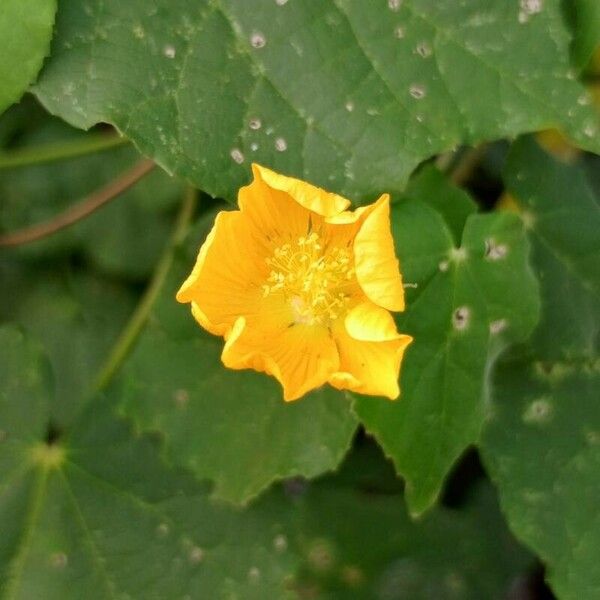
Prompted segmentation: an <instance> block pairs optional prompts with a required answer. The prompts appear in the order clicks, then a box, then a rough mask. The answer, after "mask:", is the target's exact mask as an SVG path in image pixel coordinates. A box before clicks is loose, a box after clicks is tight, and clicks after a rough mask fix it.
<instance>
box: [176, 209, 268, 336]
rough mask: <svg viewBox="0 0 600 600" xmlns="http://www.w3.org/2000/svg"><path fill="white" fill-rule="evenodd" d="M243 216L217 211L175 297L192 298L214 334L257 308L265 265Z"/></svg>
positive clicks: (195, 312) (199, 316)
mask: <svg viewBox="0 0 600 600" xmlns="http://www.w3.org/2000/svg"><path fill="white" fill-rule="evenodd" d="M244 220H245V219H244V216H243V215H242V214H241V213H240V212H239V211H231V212H225V211H223V212H220V213H219V214H218V215H217V218H216V219H215V224H214V226H213V228H212V230H211V232H210V233H209V234H208V237H207V238H206V241H205V242H204V244H202V247H201V248H200V252H199V253H198V258H197V260H196V264H195V266H194V269H193V271H192V273H191V275H190V276H189V277H188V278H187V279H186V281H185V282H184V283H183V285H182V286H181V288H180V289H179V291H178V292H177V300H178V301H179V302H191V303H192V313H193V315H194V317H195V318H196V319H197V320H198V322H199V323H200V325H202V326H203V327H204V328H206V329H207V330H208V331H210V332H211V333H214V334H216V335H223V334H226V333H227V332H228V331H229V330H230V329H231V327H232V326H233V324H234V322H235V321H236V319H237V318H238V317H239V316H240V315H248V314H252V313H256V312H258V311H259V309H260V302H261V295H262V293H261V284H262V283H263V282H264V281H265V278H266V265H265V263H264V258H262V257H261V256H259V255H257V253H256V243H255V242H254V241H253V240H252V237H251V235H250V228H249V227H248V226H247V224H246V223H244ZM253 249H254V251H253Z"/></svg>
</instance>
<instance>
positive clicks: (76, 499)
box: [0, 328, 296, 600]
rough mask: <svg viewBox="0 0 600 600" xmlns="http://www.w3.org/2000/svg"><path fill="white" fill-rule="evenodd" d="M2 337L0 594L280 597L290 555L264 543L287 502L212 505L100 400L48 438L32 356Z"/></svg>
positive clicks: (44, 396) (7, 335)
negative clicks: (65, 430) (61, 435)
mask: <svg viewBox="0 0 600 600" xmlns="http://www.w3.org/2000/svg"><path fill="white" fill-rule="evenodd" d="M0 343H2V347H3V348H4V349H5V350H6V356H7V359H8V362H6V363H5V362H4V361H3V363H2V365H1V366H0V368H1V369H3V371H2V373H1V374H2V375H3V377H2V379H1V381H2V394H1V395H0V416H1V417H2V425H3V427H6V433H5V439H3V441H2V442H1V443H0V465H2V466H4V465H9V466H11V461H12V468H9V469H3V470H2V472H1V473H2V474H1V479H0V527H1V528H2V537H1V539H0V598H2V599H5V598H6V599H9V598H10V600H17V599H21V598H22V599H23V600H26V599H27V600H29V599H31V598H44V599H47V600H53V599H55V598H56V599H59V598H60V599H63V598H75V597H81V598H83V597H85V598H90V599H96V598H98V599H104V598H117V597H118V598H122V597H130V598H144V599H147V600H152V599H155V600H158V599H162V598H183V597H185V596H186V594H187V595H188V597H190V598H191V597H194V598H199V597H208V598H225V597H243V598H248V599H253V598H255V599H257V600H258V599H263V598H286V597H288V594H287V593H286V591H285V590H284V577H285V576H286V575H287V574H288V573H290V572H292V571H293V569H294V565H295V562H296V559H295V558H294V556H293V555H292V554H291V553H288V552H285V551H279V552H277V551H274V549H273V539H274V537H276V536H277V535H283V534H282V531H285V530H284V529H283V527H284V525H285V524H284V522H283V520H282V519H283V516H285V515H282V514H281V513H282V510H283V509H285V508H286V507H287V505H286V504H285V503H283V502H281V501H278V502H277V503H274V502H273V500H266V501H264V502H263V503H262V504H261V505H260V506H259V507H256V508H253V509H251V510H248V511H246V512H244V513H241V512H238V511H233V510H232V509H231V508H229V507H225V506H222V505H219V504H217V503H215V502H214V501H212V500H210V499H208V497H207V494H206V490H205V489H204V488H203V487H202V486H199V485H198V484H196V483H194V482H193V481H191V480H190V479H189V477H188V476H186V475H185V474H182V473H179V472H177V471H174V470H173V469H167V468H166V467H165V466H164V465H163V464H162V463H161V462H160V460H159V459H158V457H157V452H156V448H155V445H154V443H152V442H151V441H149V440H148V439H147V438H140V437H138V436H136V435H134V434H132V432H131V431H130V430H129V428H128V427H126V426H125V425H124V424H123V423H122V422H120V421H118V420H116V419H115V418H114V417H113V416H112V415H111V413H110V408H109V404H110V403H109V402H107V401H106V400H104V401H103V400H102V399H99V400H98V402H97V403H96V404H95V407H94V408H93V409H92V410H91V411H88V413H87V414H86V415H84V417H83V418H82V419H81V420H80V421H79V422H78V423H77V426H76V428H75V430H74V433H73V434H72V435H71V436H70V437H69V438H67V439H62V440H58V441H56V442H55V443H54V444H47V443H46V442H45V439H44V438H45V429H44V426H45V423H44V419H43V417H44V415H45V411H44V407H43V404H44V401H46V402H48V401H49V399H50V396H51V389H50V387H49V386H47V385H46V386H45V385H44V383H43V377H42V375H41V374H40V373H39V372H38V370H37V367H38V364H39V356H38V353H37V352H36V351H34V350H32V348H31V346H30V345H28V344H27V343H26V342H25V341H24V340H23V338H22V336H21V334H19V333H18V332H16V331H15V330H13V329H10V328H8V329H7V328H3V329H0ZM5 364H6V365H7V366H8V367H9V370H8V372H7V373H5V372H4V369H5ZM15 373H18V375H15ZM7 377H8V379H7ZM21 401H23V402H21ZM30 410H31V411H33V412H29V411H30ZM32 417H33V422H32V423H28V421H29V419H31V418H32Z"/></svg>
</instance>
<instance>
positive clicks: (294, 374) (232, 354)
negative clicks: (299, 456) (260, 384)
mask: <svg viewBox="0 0 600 600" xmlns="http://www.w3.org/2000/svg"><path fill="white" fill-rule="evenodd" d="M221 359H222V361H223V364H224V365H225V366H226V367H228V368H230V369H255V370H256V371H264V372H265V373H268V374H270V375H273V376H274V377H275V378H276V379H277V380H278V381H279V383H281V385H282V386H283V398H284V400H285V401H286V402H290V401H292V400H297V399H298V398H300V397H301V396H303V395H304V394H306V393H307V392H309V391H311V390H313V389H315V388H317V387H320V386H321V385H323V384H324V383H326V382H327V381H328V379H329V378H330V376H331V374H332V373H333V372H334V371H337V370H338V367H339V357H338V352H337V349H336V345H335V343H334V341H333V339H332V338H331V336H330V334H329V331H328V330H327V328H325V327H318V326H314V325H300V324H298V325H294V326H292V327H287V328H284V329H281V330H280V331H279V332H273V331H270V332H267V331H261V330H258V329H254V328H251V327H248V326H247V323H246V319H244V318H243V317H242V318H240V319H238V320H237V321H236V323H235V325H234V327H233V329H232V330H231V333H230V334H229V336H228V338H227V342H226V343H225V347H224V348H223V354H222V355H221Z"/></svg>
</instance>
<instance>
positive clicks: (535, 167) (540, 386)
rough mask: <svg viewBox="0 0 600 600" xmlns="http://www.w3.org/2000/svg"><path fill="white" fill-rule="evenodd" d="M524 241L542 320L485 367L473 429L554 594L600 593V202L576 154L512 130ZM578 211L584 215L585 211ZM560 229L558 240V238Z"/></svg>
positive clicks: (513, 182)
mask: <svg viewBox="0 0 600 600" xmlns="http://www.w3.org/2000/svg"><path fill="white" fill-rule="evenodd" d="M505 179H506V183H507V186H508V189H509V191H510V192H511V194H512V195H513V196H514V197H515V198H516V199H517V201H518V203H519V205H520V206H521V208H522V214H523V215H524V219H525V222H526V223H528V225H529V231H530V234H531V239H532V241H533V254H532V256H533V264H534V267H535V270H536V272H537V275H538V278H539V280H540V284H541V292H542V320H541V322H540V325H539V326H538V328H537V330H536V332H535V334H534V336H533V337H532V340H531V341H530V342H529V343H528V344H527V345H525V346H522V347H518V348H515V349H513V351H511V352H510V353H509V354H507V356H506V357H504V358H503V360H502V361H501V363H500V364H499V365H498V368H497V369H496V370H495V372H494V376H493V385H492V392H491V399H492V402H491V405H490V407H489V411H488V413H489V414H488V419H487V424H486V427H485V432H484V435H483V438H482V441H481V447H482V451H483V457H484V459H485V463H486V465H487V468H488V469H489V471H490V474H491V476H492V478H493V480H494V482H495V483H496V485H497V486H498V489H499V492H500V498H501V504H502V507H503V510H504V512H505V513H506V515H507V517H508V521H509V524H510V526H511V528H512V529H513V531H514V532H515V534H516V535H517V536H518V537H519V538H520V539H521V540H523V541H524V542H525V543H526V544H528V545H529V546H530V547H531V548H532V549H534V550H535V551H536V552H537V553H539V555H540V557H541V558H542V560H544V561H545V562H546V564H547V577H548V580H549V582H550V584H551V585H552V587H553V589H554V590H555V591H556V593H557V595H558V596H559V597H560V598H563V599H565V600H567V599H573V600H575V599H579V598H594V597H597V596H598V595H599V594H600V569H599V568H598V561H597V558H598V554H599V553H600V519H599V516H598V498H599V497H600V480H599V479H598V469H599V467H600V410H599V406H598V389H599V386H600V358H599V357H598V348H597V345H598V337H597V334H598V329H599V327H600V319H599V316H600V315H599V314H598V294H597V290H598V287H597V284H598V278H597V264H594V258H593V254H591V253H593V252H595V253H596V255H597V252H598V248H600V212H599V210H598V205H597V203H596V200H595V199H594V198H593V196H591V192H590V189H589V187H588V186H587V185H586V183H585V177H584V174H583V171H582V170H581V169H580V168H579V167H578V166H577V165H571V166H567V165H562V164H560V163H557V162H556V161H554V160H552V159H551V158H550V157H549V156H547V155H546V154H544V152H543V151H542V150H541V149H540V148H539V147H537V146H536V145H535V143H534V142H533V141H532V140H530V139H524V140H520V141H519V142H517V143H516V144H515V146H514V148H513V149H512V151H511V154H510V157H509V160H508V163H507V168H506V174H505ZM584 215H585V218H584ZM567 240H568V243H567Z"/></svg>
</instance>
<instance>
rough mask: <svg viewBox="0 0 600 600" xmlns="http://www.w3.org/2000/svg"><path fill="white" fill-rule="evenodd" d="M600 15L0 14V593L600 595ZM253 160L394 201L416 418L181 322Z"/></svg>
mask: <svg viewBox="0 0 600 600" xmlns="http://www.w3.org/2000/svg"><path fill="white" fill-rule="evenodd" d="M597 6H598V4H597V3H596V2H595V1H594V0H572V1H570V2H567V1H564V2H560V1H559V0H514V1H513V0H511V1H510V2H481V1H479V0H465V1H463V2H434V1H433V0H404V1H401V0H378V1H377V2H370V3H365V2H361V1H360V0H327V1H323V2H319V3H317V2H311V1H310V0H252V1H248V2H241V1H239V0H215V1H212V2H208V1H206V2H205V1H201V2H199V1H197V0H176V1H172V0H171V1H169V2H167V0H159V1H157V2H154V3H147V2H143V1H142V0H132V1H130V2H126V3H123V2H119V1H118V0H86V1H85V2H80V3H79V2H78V3H71V2H66V0H65V1H59V2H58V3H55V2H53V1H51V0H26V1H25V0H5V2H4V3H3V5H2V7H0V48H1V49H2V52H0V111H4V114H3V115H2V116H1V117H0V148H2V152H1V153H0V231H3V232H7V234H6V235H3V234H0V286H1V287H0V289H1V290H2V292H3V293H2V294H1V295H0V321H1V322H2V324H1V325H0V348H2V361H1V362H0V382H1V383H0V527H1V531H2V535H1V536H0V598H2V599H4V598H7V599H11V600H12V599H16V598H23V599H32V598H49V599H52V598H71V597H72V598H77V597H85V598H145V599H151V598H157V599H162V598H242V599H246V598H261V599H262V598H285V597H290V598H294V597H295V598H297V597H300V598H380V599H384V600H388V599H396V598H397V599H404V598H411V599H412V598H538V597H552V596H551V595H552V594H555V595H556V596H557V597H558V598H565V599H570V598H573V599H575V598H577V599H581V598H600V568H599V567H598V564H597V563H598V560H597V557H598V556H599V555H600V510H599V509H598V506H599V505H600V503H599V500H600V477H599V472H600V471H599V468H600V411H599V409H598V390H599V386H598V380H599V373H600V362H599V359H598V354H597V346H598V323H599V320H598V317H599V314H598V295H599V294H600V273H599V270H600V211H599V206H598V199H599V194H600V176H599V173H600V169H599V165H600V159H599V158H598V156H597V154H598V153H600V136H599V131H600V129H599V125H600V114H599V110H598V106H599V101H598V96H599V94H598V89H599V88H598V77H600V61H599V59H598V46H599V43H600V14H599V12H598V8H597ZM42 65H43V66H42ZM28 90H29V92H30V93H29V94H26V95H25V96H23V94H25V92H27V91H28ZM22 96H23V97H22ZM19 99H21V100H20V102H18V103H17V104H14V103H15V102H17V101H18V100H19ZM11 105H12V106H11ZM559 132H560V133H559ZM140 154H141V155H143V156H145V157H148V158H150V159H151V160H152V161H154V162H155V163H156V164H157V165H158V168H155V169H153V170H152V172H151V173H149V174H148V175H146V176H145V177H144V178H143V179H141V181H139V183H137V184H136V185H135V186H133V187H131V188H130V189H129V190H128V191H126V192H125V193H123V194H122V195H120V196H119V197H118V198H117V199H115V201H114V202H111V203H110V204H107V205H106V206H104V207H103V208H102V210H100V211H98V212H95V213H94V214H92V215H91V216H89V217H88V218H86V219H83V220H80V221H79V222H77V223H76V224H74V225H73V226H71V227H68V228H65V229H62V230H61V231H59V232H58V233H56V234H55V235H52V236H47V237H44V238H43V239H40V240H39V241H36V242H34V243H31V244H13V243H10V239H11V238H10V236H9V235H8V232H14V231H17V230H19V229H20V228H23V227H27V226H30V225H33V224H35V223H40V222H45V221H48V220H49V219H52V218H53V217H54V216H55V215H58V214H60V213H61V212H62V211H64V210H68V209H69V207H70V206H71V205H72V204H73V203H74V202H75V201H76V200H79V199H82V198H86V197H88V196H89V195H90V194H92V193H93V192H94V190H97V189H99V188H101V187H102V186H105V185H106V184H107V183H109V182H110V181H112V180H114V179H117V180H120V179H121V178H122V177H123V173H128V172H131V169H132V168H133V169H138V168H140V165H142V167H143V168H145V169H146V168H150V167H149V163H146V162H144V163H141V162H140V161H141V160H142V158H141V156H140ZM252 161H257V162H260V163H262V164H265V165H268V166H270V167H272V168H274V169H276V170H279V171H281V172H284V173H286V174H290V175H295V176H298V177H301V178H303V179H306V180H309V181H311V182H313V183H316V184H318V185H321V186H323V187H325V188H327V189H331V190H334V191H336V192H339V193H342V194H345V195H347V196H348V197H349V198H351V199H352V200H353V201H354V202H355V203H356V204H359V203H362V202H366V201H370V200H372V199H373V198H374V197H376V196H377V195H379V194H380V193H381V192H383V191H388V192H390V193H391V194H392V196H393V200H394V204H393V209H392V229H393V233H394V238H395V242H396V249H397V253H398V256H399V257H400V261H401V265H402V270H403V274H404V279H405V281H407V282H410V283H411V284H414V287H410V288H408V289H407V310H406V312H405V313H403V314H402V315H400V316H399V317H398V325H399V328H400V330H401V331H404V332H407V333H410V334H411V335H413V336H414V337H415V343H414V344H413V346H411V348H410V350H409V351H408V353H407V355H406V359H405V363H404V366H403V372H402V390H403V394H402V399H401V401H399V402H397V403H389V402H387V401H383V400H381V399H378V398H367V397H358V396H354V395H351V394H344V393H341V392H337V391H335V390H331V389H322V390H318V391H316V392H314V393H313V394H311V395H310V396H309V397H307V398H306V399H304V400H302V401H300V402H297V403H293V404H290V405H285V404H284V403H283V402H282V400H281V394H280V391H279V389H278V387H277V385H276V384H275V383H274V382H273V381H271V380H270V379H268V378H266V377H264V376H262V375H259V374H256V373H253V372H231V371H226V370H225V369H224V368H223V367H222V366H221V364H220V361H219V354H220V342H219V340H217V339H215V338H213V337H211V336H209V335H208V334H205V333H203V332H202V331H200V330H199V329H198V327H197V326H196V325H194V323H193V322H192V319H191V317H190V316H189V314H188V311H187V309H186V308H185V307H182V306H180V305H177V304H176V303H175V302H174V292H175V290H176V289H177V287H178V285H179V283H180V281H181V280H182V278H183V276H184V274H185V273H186V272H187V271H189V268H190V266H191V264H192V262H193V260H194V257H195V253H196V252H197V248H198V246H199V244H200V243H201V242H202V240H203V239H204V237H205V236H206V233H207V231H208V229H209V227H210V225H211V222H212V219H213V218H214V215H215V213H216V211H217V210H222V209H229V208H232V206H233V204H234V203H235V196H236V191H237V189H238V188H239V186H240V185H242V184H244V183H246V182H247V180H248V178H249V166H250V163H251V162H252ZM144 165H146V166H144ZM517 540H518V541H517ZM544 579H545V580H546V582H547V586H548V587H547V586H546V584H545V583H544Z"/></svg>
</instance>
